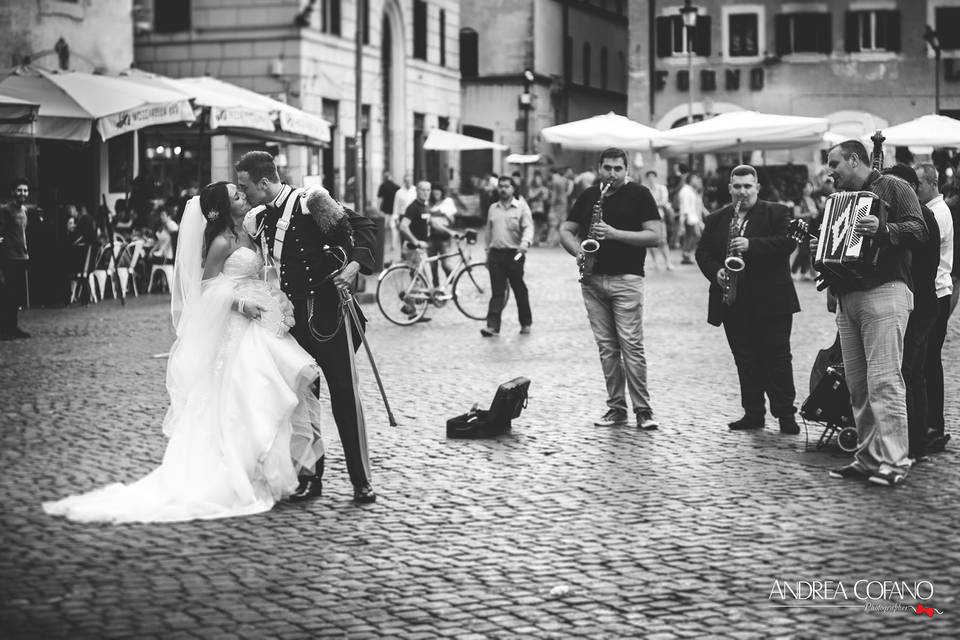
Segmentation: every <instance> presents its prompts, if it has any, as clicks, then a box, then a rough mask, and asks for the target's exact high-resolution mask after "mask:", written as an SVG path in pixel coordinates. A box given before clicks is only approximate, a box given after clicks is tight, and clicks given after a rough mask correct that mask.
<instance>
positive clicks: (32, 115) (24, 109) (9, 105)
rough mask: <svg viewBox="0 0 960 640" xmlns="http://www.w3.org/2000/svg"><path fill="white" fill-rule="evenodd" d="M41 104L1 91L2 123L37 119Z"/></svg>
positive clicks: (23, 122)
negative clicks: (7, 94) (4, 93)
mask: <svg viewBox="0 0 960 640" xmlns="http://www.w3.org/2000/svg"><path fill="white" fill-rule="evenodd" d="M39 110H40V105H39V104H37V103H36V102H29V101H27V100H20V99H19V98H14V97H13V96H6V95H3V94H2V93H0V123H18V124H25V123H30V122H33V121H34V120H36V119H37V112H38V111H39Z"/></svg>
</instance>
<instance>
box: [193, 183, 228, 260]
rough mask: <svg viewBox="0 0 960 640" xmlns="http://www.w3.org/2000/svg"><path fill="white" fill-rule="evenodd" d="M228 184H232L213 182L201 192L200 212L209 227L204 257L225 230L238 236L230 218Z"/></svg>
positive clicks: (204, 243) (204, 235)
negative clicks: (215, 239)
mask: <svg viewBox="0 0 960 640" xmlns="http://www.w3.org/2000/svg"><path fill="white" fill-rule="evenodd" d="M228 184H230V183H229V182H223V181H221V182H213V183H211V184H208V185H207V186H205V187H204V188H203V189H202V190H201V191H200V211H201V212H202V213H203V217H204V218H206V220H207V227H206V229H205V230H204V232H203V255H207V249H209V248H210V243H212V242H213V239H214V238H216V237H217V236H218V235H220V234H221V233H223V231H224V229H229V230H230V231H231V232H232V233H233V234H234V235H236V234H237V231H236V229H234V228H233V219H232V217H231V216H230V204H231V203H230V191H229V190H228V189H227V185H228Z"/></svg>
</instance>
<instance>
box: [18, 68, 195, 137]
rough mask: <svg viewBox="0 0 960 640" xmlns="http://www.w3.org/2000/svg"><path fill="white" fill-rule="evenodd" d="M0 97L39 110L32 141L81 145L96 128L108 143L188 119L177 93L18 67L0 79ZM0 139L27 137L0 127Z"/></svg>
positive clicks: (189, 109)
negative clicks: (27, 104)
mask: <svg viewBox="0 0 960 640" xmlns="http://www.w3.org/2000/svg"><path fill="white" fill-rule="evenodd" d="M0 93H3V94H5V95H8V96H11V97H13V98H18V99H20V100H26V101H28V102H34V103H36V104H38V105H40V109H39V112H38V116H37V121H36V126H35V131H34V133H33V135H35V136H36V137H37V138H54V139H58V140H79V141H82V142H86V141H87V140H89V139H90V136H91V135H92V126H91V125H96V127H97V131H98V132H99V133H100V137H101V138H103V139H104V140H108V139H110V138H113V137H115V136H119V135H122V134H124V133H128V132H130V131H136V130H137V129H142V128H143V127H149V126H153V125H157V124H169V123H171V122H190V121H192V120H193V119H194V115H193V108H192V107H191V106H190V101H189V100H187V99H186V98H185V97H184V96H183V95H182V94H181V93H179V92H176V91H171V90H169V89H164V88H161V87H150V86H144V85H142V84H138V83H134V82H130V81H128V80H126V79H124V78H116V77H112V76H102V75H95V74H91V73H81V72H79V71H47V70H45V69H40V68H37V67H18V68H17V69H15V70H14V71H13V72H11V73H9V74H8V75H6V76H5V77H3V78H2V79H0ZM0 134H8V135H29V134H25V133H24V132H23V131H22V127H20V126H19V125H10V124H0Z"/></svg>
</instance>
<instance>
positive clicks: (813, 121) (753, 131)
mask: <svg viewBox="0 0 960 640" xmlns="http://www.w3.org/2000/svg"><path fill="white" fill-rule="evenodd" d="M828 126H829V125H828V122H827V119H826V118H809V117H806V116H781V115H775V114H770V113H759V112H757V111H731V112H728V113H721V114H720V115H717V116H714V117H712V118H710V119H709V120H703V121H701V122H694V123H693V124H688V125H685V126H683V127H677V128H676V129H670V130H668V131H664V132H663V133H662V134H661V135H660V138H659V139H658V140H657V142H656V144H655V145H654V146H655V148H656V149H657V151H659V152H660V153H662V154H663V155H683V154H687V153H716V152H729V151H741V152H742V151H750V150H754V149H794V148H796V147H805V146H808V145H813V144H820V143H821V141H822V140H823V134H824V133H825V132H826V131H827V127H828Z"/></svg>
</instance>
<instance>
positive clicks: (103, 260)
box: [93, 240, 123, 300]
mask: <svg viewBox="0 0 960 640" xmlns="http://www.w3.org/2000/svg"><path fill="white" fill-rule="evenodd" d="M122 252H123V243H122V242H118V241H116V240H114V241H113V242H111V243H106V244H104V245H103V246H101V247H100V253H99V254H98V255H97V262H96V265H97V268H96V269H94V270H93V277H94V280H95V281H96V284H97V294H98V295H99V296H100V299H101V300H103V299H105V298H106V297H107V279H109V280H110V291H111V292H112V293H113V297H114V298H119V296H120V294H119V292H118V291H117V281H116V279H115V276H116V275H117V264H118V262H119V260H120V254H121V253H122Z"/></svg>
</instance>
